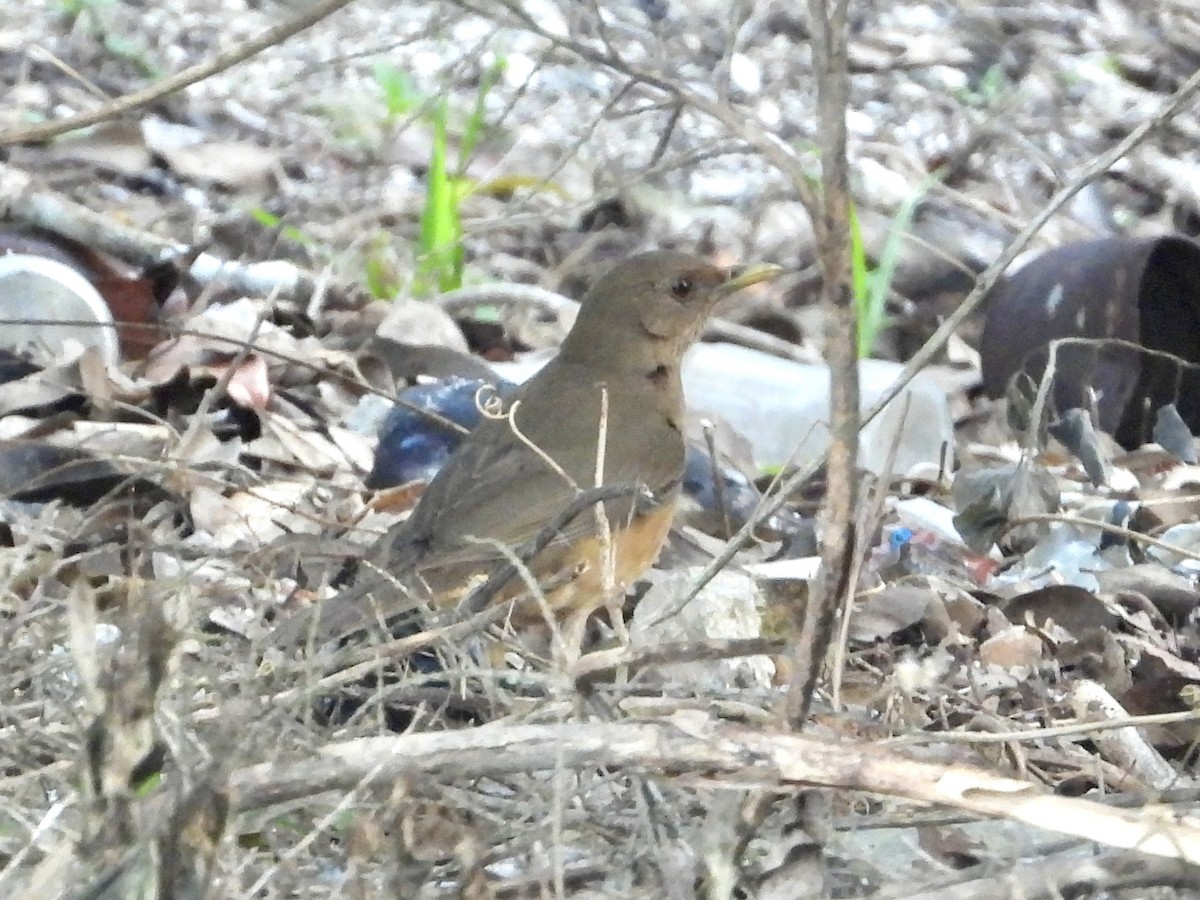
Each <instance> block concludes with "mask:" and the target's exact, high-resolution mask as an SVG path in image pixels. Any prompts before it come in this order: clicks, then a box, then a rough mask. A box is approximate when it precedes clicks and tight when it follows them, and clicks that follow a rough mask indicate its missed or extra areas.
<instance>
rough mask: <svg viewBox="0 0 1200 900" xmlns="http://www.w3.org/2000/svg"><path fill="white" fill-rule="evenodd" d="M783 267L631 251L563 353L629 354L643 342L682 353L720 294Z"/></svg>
mask: <svg viewBox="0 0 1200 900" xmlns="http://www.w3.org/2000/svg"><path fill="white" fill-rule="evenodd" d="M782 271H783V270H782V269H780V268H779V266H774V265H769V264H763V263H759V264H754V265H747V266H714V265H712V264H711V263H709V262H706V261H705V260H703V259H700V258H699V257H697V256H692V255H690V254H687V253H679V252H675V251H670V250H659V251H654V252H652V253H642V254H639V255H637V256H633V257H630V258H629V259H627V260H625V261H624V262H621V263H619V264H618V265H617V266H615V267H614V268H613V269H611V270H610V271H609V272H608V273H607V274H605V275H604V276H603V277H602V278H600V280H599V281H597V282H596V283H595V285H593V287H592V289H591V290H590V291H588V293H587V295H586V296H585V297H584V298H583V300H582V302H581V303H580V307H579V316H578V318H577V319H576V320H575V325H574V327H573V328H572V329H571V333H570V334H569V335H568V336H567V339H566V341H565V342H564V344H563V353H564V354H566V355H568V356H577V355H578V356H589V357H594V356H595V355H597V354H599V353H613V352H621V353H623V354H624V355H629V354H630V353H631V352H632V351H636V350H637V349H638V348H639V347H640V348H643V349H644V351H645V353H646V354H649V355H650V356H651V357H652V358H655V359H659V358H664V359H665V358H678V357H679V356H680V355H682V353H683V351H684V350H686V349H687V348H688V347H689V346H690V345H691V344H692V342H693V341H695V340H696V338H697V337H699V335H700V330H701V328H703V326H704V322H705V321H706V320H707V319H708V317H709V315H710V314H711V313H712V310H713V308H714V307H715V306H716V305H717V303H718V302H719V301H720V300H722V299H724V298H725V297H728V296H729V295H730V294H733V293H735V292H737V291H740V290H741V289H742V288H745V287H749V286H750V285H752V284H758V283H759V282H762V281H767V280H769V279H772V278H775V277H777V276H778V275H779V274H780V273H781V272H782ZM618 348H619V349H618Z"/></svg>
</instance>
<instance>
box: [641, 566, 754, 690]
mask: <svg viewBox="0 0 1200 900" xmlns="http://www.w3.org/2000/svg"><path fill="white" fill-rule="evenodd" d="M700 571H701V569H700V568H693V569H681V570H677V571H674V572H667V573H663V574H662V578H661V579H660V580H658V581H657V582H656V583H655V584H654V585H653V586H651V588H650V590H649V591H647V592H646V596H644V597H643V598H642V599H641V601H640V602H639V603H638V605H637V609H635V610H634V613H633V621H632V622H630V624H629V638H630V646H631V648H633V649H644V648H648V647H655V646H658V645H660V644H666V643H677V642H680V641H701V640H711V639H718V640H719V639H725V640H744V639H747V638H756V637H759V636H761V634H762V618H761V616H760V614H759V610H758V590H757V588H756V586H755V583H754V579H753V578H751V577H750V576H748V575H745V574H742V573H740V572H719V573H718V574H717V576H716V577H715V578H713V580H712V581H710V582H709V583H708V584H707V585H705V587H704V589H703V590H702V591H701V592H700V593H699V595H697V597H696V598H695V599H694V600H692V602H691V603H689V604H687V606H685V607H684V608H683V609H682V610H681V611H680V612H679V613H677V614H676V615H673V616H670V617H669V618H667V619H665V620H664V621H662V622H659V621H658V619H660V618H662V617H663V615H664V614H666V613H668V612H670V611H671V610H673V609H674V608H675V607H676V606H678V604H679V603H680V601H681V600H682V599H683V598H684V597H685V596H687V594H688V593H689V592H690V591H691V589H692V586H693V585H694V584H695V583H696V577H697V575H699V573H700ZM656 672H657V673H658V674H659V675H660V676H661V677H662V678H663V680H664V681H666V682H668V683H670V684H672V685H683V686H686V687H689V688H692V689H694V690H696V691H697V692H704V691H711V690H719V691H724V690H728V689H729V688H731V687H757V688H763V689H769V688H770V687H771V679H772V676H773V675H774V673H775V664H774V663H773V662H771V660H770V659H768V658H767V657H765V656H745V657H738V658H735V659H723V660H719V661H712V660H703V661H700V662H687V663H674V664H671V665H664V666H658V667H657V669H656Z"/></svg>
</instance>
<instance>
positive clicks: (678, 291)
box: [671, 278, 692, 300]
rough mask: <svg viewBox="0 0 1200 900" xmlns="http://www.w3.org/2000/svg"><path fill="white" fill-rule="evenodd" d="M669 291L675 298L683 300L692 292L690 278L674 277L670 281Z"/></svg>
mask: <svg viewBox="0 0 1200 900" xmlns="http://www.w3.org/2000/svg"><path fill="white" fill-rule="evenodd" d="M671 293H672V294H673V295H674V296H675V299H676V300H683V299H684V298H685V297H687V296H688V295H689V294H691V293H692V279H690V278H676V279H675V280H674V281H672V282H671Z"/></svg>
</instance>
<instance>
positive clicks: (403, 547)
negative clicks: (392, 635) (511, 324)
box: [273, 250, 783, 663]
mask: <svg viewBox="0 0 1200 900" xmlns="http://www.w3.org/2000/svg"><path fill="white" fill-rule="evenodd" d="M782 271H783V270H782V269H781V268H780V267H779V266H776V265H772V264H767V263H758V264H752V265H744V266H719V265H714V264H712V263H710V262H708V261H706V260H704V259H701V258H699V257H697V256H693V255H690V254H687V253H683V252H678V251H670V250H658V251H651V252H647V253H642V254H638V255H635V256H632V257H630V258H628V259H626V260H624V261H622V262H620V263H618V264H617V265H616V266H615V267H613V268H612V269H611V270H609V271H608V272H607V273H606V274H604V275H603V276H601V277H600V278H599V279H598V280H597V281H596V283H595V284H594V285H593V286H592V288H591V289H590V290H589V291H588V292H587V293H586V294H585V295H584V297H583V299H582V300H581V301H580V306H579V313H578V316H577V318H576V321H575V323H574V325H573V326H572V328H571V330H570V331H569V333H568V334H567V336H566V338H564V340H563V343H562V345H561V347H560V348H559V352H558V354H557V355H556V356H555V357H554V358H553V359H552V360H551V361H550V362H549V363H547V364H546V365H545V366H544V367H543V368H542V369H541V370H540V371H539V372H538V373H537V374H536V375H534V376H533V377H532V378H531V379H530V380H529V381H527V382H526V383H525V384H524V385H522V386H521V387H520V388H519V389H518V390H517V391H516V393H515V395H514V396H512V398H511V399H510V400H509V401H507V402H505V401H503V400H501V399H500V398H499V397H493V398H491V399H492V400H495V401H497V402H496V403H494V404H492V406H493V407H494V408H492V409H489V410H488V411H487V413H486V414H485V415H484V417H483V420H482V421H481V422H480V423H479V425H478V426H477V427H475V428H474V429H473V430H472V431H471V432H470V433H469V434H468V435H467V436H466V437H465V438H464V439H463V440H462V442H461V443H460V444H459V446H458V448H457V449H456V450H455V451H454V453H453V455H451V456H450V458H449V459H448V460H447V461H446V463H445V464H444V465H443V466H442V467H441V469H440V470H439V471H438V472H437V474H436V475H435V476H434V478H433V479H432V481H430V483H429V485H428V487H427V488H426V489H425V492H424V493H423V494H422V496H421V499H420V501H419V502H418V504H417V506H416V508H415V509H414V510H413V512H412V513H411V515H410V516H409V517H408V518H407V519H405V520H403V521H401V522H400V523H398V524H397V525H395V526H393V527H392V528H390V529H389V530H388V531H387V532H385V533H384V534H383V535H382V536H381V537H380V538H379V540H378V541H377V542H376V543H375V544H374V545H373V546H372V547H371V548H370V549H369V550H368V551H367V552H366V554H364V557H363V561H364V562H365V563H366V564H367V565H366V566H365V568H366V569H368V570H371V571H373V572H375V573H377V574H376V576H375V577H370V576H368V577H366V579H365V580H363V579H360V580H359V581H357V582H356V583H355V584H354V585H352V586H351V587H349V588H347V589H345V590H343V591H342V592H340V593H339V594H336V595H334V596H333V597H331V598H329V599H328V600H326V601H324V602H322V603H319V604H316V605H315V606H314V607H313V608H312V609H311V610H306V611H303V612H301V613H296V614H293V615H292V616H291V617H290V618H288V619H285V620H283V621H282V622H281V623H280V624H279V625H277V626H276V628H275V630H274V634H273V637H274V643H276V644H281V645H284V646H295V645H298V644H302V643H303V644H307V643H312V644H315V645H323V644H325V643H328V642H330V641H342V640H346V639H349V638H350V637H352V636H353V635H355V634H357V633H359V632H365V631H367V632H369V631H371V630H372V629H374V628H375V627H377V626H383V627H384V629H385V630H387V629H388V628H389V627H390V626H392V625H393V624H394V622H395V621H396V617H397V616H398V615H400V614H402V613H405V612H406V611H412V610H414V609H420V608H422V607H425V608H426V609H429V608H432V609H434V610H446V609H449V608H453V607H456V606H457V605H458V604H460V603H461V602H462V601H463V598H464V597H465V596H467V595H468V593H469V592H470V590H471V589H472V588H474V587H477V586H478V585H479V584H480V583H481V582H485V581H486V580H487V579H488V578H489V577H491V578H493V579H494V578H495V577H497V573H498V572H500V571H501V570H506V566H508V565H509V564H510V563H511V559H512V554H513V553H515V552H517V551H518V549H519V548H521V547H523V546H525V547H528V545H529V543H530V542H531V541H534V540H535V539H536V538H538V537H539V536H541V537H542V538H543V540H542V541H541V543H544V546H542V547H540V548H538V549H537V550H536V552H533V553H532V555H531V556H530V558H528V559H525V560H522V562H523V563H524V565H525V566H526V567H527V571H528V573H529V574H531V575H532V576H533V577H535V578H536V579H537V583H538V585H539V587H540V593H541V595H542V598H539V597H538V595H537V594H536V593H533V592H532V591H530V589H529V586H528V585H527V583H526V579H525V578H523V577H521V575H520V574H519V573H513V576H512V577H509V578H507V580H506V581H504V583H503V584H501V585H500V586H499V589H498V590H495V591H494V592H493V593H492V595H491V596H490V597H489V601H490V603H493V604H495V603H502V602H506V601H515V605H514V606H513V607H512V609H511V611H510V613H509V617H508V621H509V624H510V625H511V626H512V627H513V628H514V629H515V630H516V631H517V632H518V634H522V633H525V632H530V633H533V632H539V633H541V634H542V635H543V636H549V637H550V639H551V643H552V645H553V646H557V647H560V648H561V649H562V650H563V658H564V660H565V661H566V662H567V663H570V662H571V661H573V660H578V658H579V656H580V654H581V648H582V645H583V642H584V637H585V634H586V626H587V622H588V620H589V618H590V617H591V616H592V615H593V614H594V613H595V612H597V611H598V610H599V609H601V608H602V607H605V606H608V607H609V608H610V610H611V609H613V607H614V606H615V604H616V601H617V598H618V597H623V595H624V591H625V588H627V587H628V586H629V585H631V584H632V583H633V582H634V581H636V580H637V579H638V578H640V577H641V576H642V575H643V574H644V573H645V572H646V570H647V569H649V568H650V566H651V565H653V563H654V562H655V560H656V559H657V557H658V555H659V552H660V550H661V549H662V547H663V544H664V543H665V541H666V539H667V535H668V531H669V528H670V525H671V520H672V517H673V513H674V509H675V505H676V501H677V499H678V497H679V494H680V490H681V485H682V482H683V479H684V474H685V445H686V441H685V437H684V429H683V421H684V400H683V385H682V382H681V378H680V368H681V364H682V358H683V354H684V352H685V351H686V350H687V349H688V347H690V346H691V345H692V343H694V342H695V340H696V339H697V338H698V337H699V335H700V332H701V329H702V328H703V326H704V323H705V322H706V320H707V319H708V318H709V316H710V314H711V313H712V311H713V309H714V307H715V306H716V305H717V303H718V302H719V301H720V300H722V299H723V298H725V297H728V296H730V295H731V294H733V293H735V292H737V291H740V290H742V289H744V288H746V287H749V286H750V285H753V284H758V283H760V282H764V281H767V280H770V279H773V278H775V277H777V276H778V275H780V274H781V273H782ZM482 399H484V400H486V399H487V398H482ZM481 406H483V407H484V408H485V409H486V408H487V406H488V404H487V403H481ZM596 489H598V490H599V491H600V492H604V490H605V489H608V496H607V498H606V499H605V500H604V501H603V502H597V503H595V504H594V506H593V508H590V509H587V510H586V511H584V512H581V513H580V514H578V515H576V516H575V517H574V518H572V519H570V520H569V521H562V522H558V519H559V518H561V517H562V516H563V515H564V513H565V512H567V511H569V509H570V508H571V507H572V504H573V503H578V501H579V500H580V498H586V497H588V496H589V491H593V490H596ZM556 524H557V525H558V526H560V527H557V528H556V530H554V532H553V533H552V534H551V535H550V536H549V537H548V538H547V536H546V534H545V532H546V530H547V527H548V526H551V525H556ZM499 577H503V576H499ZM540 599H544V601H545V602H544V603H542V602H540ZM610 617H612V618H616V616H615V614H612V615H610ZM613 625H614V629H617V628H619V627H620V625H623V623H620V624H618V623H617V622H616V621H614V622H613ZM555 639H557V640H558V641H559V642H560V643H557V644H556V643H554V641H555Z"/></svg>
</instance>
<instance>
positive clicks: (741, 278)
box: [717, 263, 783, 297]
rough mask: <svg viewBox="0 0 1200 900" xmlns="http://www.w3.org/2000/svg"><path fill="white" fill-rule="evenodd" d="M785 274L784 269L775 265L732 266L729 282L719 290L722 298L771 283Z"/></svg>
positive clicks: (751, 264)
mask: <svg viewBox="0 0 1200 900" xmlns="http://www.w3.org/2000/svg"><path fill="white" fill-rule="evenodd" d="M782 274H783V267H782V266H777V265H775V264H773V263H750V264H748V265H744V266H730V267H729V280H728V281H726V282H725V283H724V284H723V285H721V286H720V287H719V288H718V289H717V293H718V294H719V295H720V296H722V297H727V296H728V295H730V294H734V293H737V292H738V291H740V290H741V289H742V288H748V287H750V285H752V284H759V283H760V282H763V281H771V280H772V279H774V278H778V277H779V276H780V275H782Z"/></svg>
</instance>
